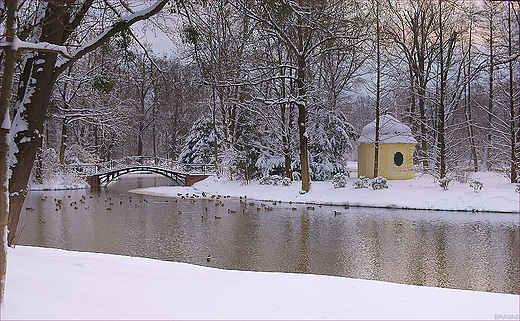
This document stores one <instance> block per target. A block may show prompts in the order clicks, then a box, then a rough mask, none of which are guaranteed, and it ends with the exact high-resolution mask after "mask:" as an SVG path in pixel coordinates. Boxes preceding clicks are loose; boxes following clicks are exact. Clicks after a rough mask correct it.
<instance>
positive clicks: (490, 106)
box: [484, 13, 495, 171]
mask: <svg viewBox="0 0 520 321" xmlns="http://www.w3.org/2000/svg"><path fill="white" fill-rule="evenodd" d="M494 68H495V65H494V62H493V13H491V15H490V17H489V96H488V110H487V113H488V122H487V133H486V145H485V147H484V170H486V171H488V170H490V167H491V160H490V155H489V150H490V148H491V130H492V128H491V126H492V123H493V100H494V97H493V96H494V92H493V90H494V89H493V82H494V79H493V72H494Z"/></svg>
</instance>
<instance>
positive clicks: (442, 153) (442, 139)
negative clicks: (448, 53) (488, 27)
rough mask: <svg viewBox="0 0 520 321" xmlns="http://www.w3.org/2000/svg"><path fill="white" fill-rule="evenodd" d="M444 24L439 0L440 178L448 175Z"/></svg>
mask: <svg viewBox="0 0 520 321" xmlns="http://www.w3.org/2000/svg"><path fill="white" fill-rule="evenodd" d="M443 32H444V30H443V25H442V2H441V0H439V45H440V46H439V50H440V52H439V54H440V75H441V88H440V97H439V111H438V119H437V120H438V129H437V131H438V148H439V178H444V177H445V176H446V144H445V129H446V126H445V115H444V92H445V90H446V89H445V88H446V80H445V78H446V77H445V74H444V72H445V71H444V69H445V67H446V66H445V65H444V42H443V39H442V36H443Z"/></svg>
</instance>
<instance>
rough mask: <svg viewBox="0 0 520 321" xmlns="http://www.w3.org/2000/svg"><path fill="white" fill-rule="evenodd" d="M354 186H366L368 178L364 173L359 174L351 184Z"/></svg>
mask: <svg viewBox="0 0 520 321" xmlns="http://www.w3.org/2000/svg"><path fill="white" fill-rule="evenodd" d="M352 186H354V187H355V188H368V186H369V184H368V178H367V177H365V175H361V176H359V177H358V178H357V179H356V180H355V181H354V184H352Z"/></svg>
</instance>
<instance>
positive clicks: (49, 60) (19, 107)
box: [8, 2, 69, 245]
mask: <svg viewBox="0 0 520 321" xmlns="http://www.w3.org/2000/svg"><path fill="white" fill-rule="evenodd" d="M65 6H66V4H65V3H62V4H57V3H54V2H50V3H49V5H48V9H47V11H46V14H45V18H44V22H43V26H42V33H41V37H40V39H39V40H40V42H48V43H52V44H62V37H63V32H64V28H63V26H64V25H66V24H67V22H68V20H69V13H68V12H67V11H66V7H65ZM56 58H57V53H54V52H39V53H35V54H34V56H33V57H31V58H28V59H27V61H26V63H25V66H24V69H23V72H22V75H21V77H20V82H19V83H20V86H19V87H18V94H17V98H16V101H17V103H16V107H15V115H14V119H13V123H12V128H11V143H14V144H15V145H14V146H13V151H12V152H14V157H15V158H16V161H15V163H14V164H11V165H10V166H11V172H12V174H11V178H10V180H9V193H10V197H9V202H10V206H9V225H8V226H9V236H8V242H9V245H13V244H14V241H15V237H16V229H17V226H18V221H19V218H20V212H21V210H22V206H23V202H24V200H25V195H26V194H27V183H28V181H29V176H30V174H31V169H32V166H33V162H34V158H35V156H36V151H37V149H38V148H39V147H40V145H41V142H42V133H43V122H44V120H45V113H46V109H47V105H48V103H49V98H50V96H51V93H52V88H53V86H54V83H55V81H56V74H55V73H54V65H55V63H56Z"/></svg>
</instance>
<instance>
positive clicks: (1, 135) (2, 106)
mask: <svg viewBox="0 0 520 321" xmlns="http://www.w3.org/2000/svg"><path fill="white" fill-rule="evenodd" d="M17 6H18V1H16V0H13V1H8V2H7V23H6V40H7V41H8V42H13V39H14V28H13V26H14V19H15V12H16V10H17ZM15 64H16V50H13V48H11V47H8V48H6V49H5V64H4V74H3V75H2V90H1V96H0V114H1V117H2V121H1V122H0V124H1V126H0V221H1V225H0V239H1V248H0V303H2V302H4V291H5V276H6V273H7V244H6V239H7V235H6V234H7V222H8V220H9V185H8V183H9V181H8V180H9V178H8V177H7V162H8V160H9V131H10V125H11V122H10V120H9V108H8V106H9V102H10V100H11V99H10V98H11V88H12V84H13V76H14V66H15Z"/></svg>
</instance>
